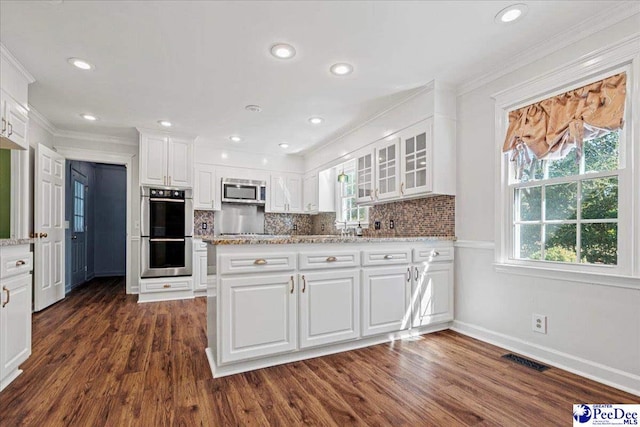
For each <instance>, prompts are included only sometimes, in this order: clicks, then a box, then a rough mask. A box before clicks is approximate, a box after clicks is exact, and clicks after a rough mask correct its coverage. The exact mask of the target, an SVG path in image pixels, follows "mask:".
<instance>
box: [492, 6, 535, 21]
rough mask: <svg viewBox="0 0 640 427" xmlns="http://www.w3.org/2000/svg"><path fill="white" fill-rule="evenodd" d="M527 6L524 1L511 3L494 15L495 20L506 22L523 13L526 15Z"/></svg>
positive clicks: (521, 15)
mask: <svg viewBox="0 0 640 427" xmlns="http://www.w3.org/2000/svg"><path fill="white" fill-rule="evenodd" d="M527 10H528V7H527V5H526V4H524V3H519V4H512V5H511V6H509V7H505V8H504V9H502V10H501V11H500V12H498V14H497V15H496V17H495V21H496V22H498V23H501V24H508V23H510V22H514V21H516V20H518V19H520V18H522V17H523V16H524V15H526V13H527Z"/></svg>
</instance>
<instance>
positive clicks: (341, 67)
mask: <svg viewBox="0 0 640 427" xmlns="http://www.w3.org/2000/svg"><path fill="white" fill-rule="evenodd" d="M329 70H330V71H331V73H332V74H335V75H336V76H346V75H347V74H351V73H352V72H353V65H351V64H347V63H346V62H341V63H338V64H333V65H332V66H331V68H330V69H329Z"/></svg>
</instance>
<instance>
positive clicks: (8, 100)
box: [0, 90, 29, 150]
mask: <svg viewBox="0 0 640 427" xmlns="http://www.w3.org/2000/svg"><path fill="white" fill-rule="evenodd" d="M0 117H1V121H2V128H1V131H0V148H9V149H14V150H15V149H18V150H26V149H28V148H29V142H28V141H27V129H28V128H29V115H28V112H27V109H26V108H25V107H23V106H22V105H20V103H18V102H17V101H16V100H15V99H13V98H12V97H11V95H9V94H8V93H6V92H5V91H3V90H0Z"/></svg>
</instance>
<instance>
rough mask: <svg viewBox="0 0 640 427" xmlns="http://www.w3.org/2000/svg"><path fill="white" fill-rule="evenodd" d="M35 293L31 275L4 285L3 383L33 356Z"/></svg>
mask: <svg viewBox="0 0 640 427" xmlns="http://www.w3.org/2000/svg"><path fill="white" fill-rule="evenodd" d="M31 292H32V289H31V274H23V275H20V276H17V277H14V278H11V279H8V280H5V281H3V283H2V297H1V298H0V300H1V301H2V303H1V304H0V316H1V317H2V319H0V327H2V333H0V337H1V339H2V342H1V343H0V376H1V378H0V380H2V379H4V378H5V377H6V376H10V375H11V374H12V373H14V372H15V371H16V370H17V369H18V366H19V365H20V364H21V363H22V362H24V361H25V360H27V358H28V357H29V355H30V354H31Z"/></svg>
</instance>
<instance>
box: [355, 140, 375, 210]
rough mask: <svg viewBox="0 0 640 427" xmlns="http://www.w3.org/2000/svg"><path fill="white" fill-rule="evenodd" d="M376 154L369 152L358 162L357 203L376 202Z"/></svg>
mask: <svg viewBox="0 0 640 427" xmlns="http://www.w3.org/2000/svg"><path fill="white" fill-rule="evenodd" d="M374 158H375V153H374V152H373V151H368V152H366V153H364V154H363V155H361V156H359V157H358V158H357V160H356V188H357V191H356V202H357V203H365V202H366V203H368V202H373V201H374V200H375V184H376V183H375V174H374Z"/></svg>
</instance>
